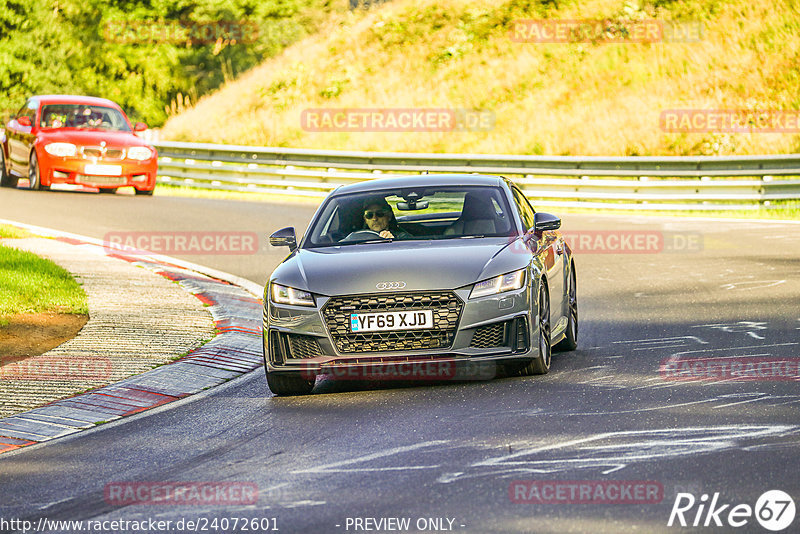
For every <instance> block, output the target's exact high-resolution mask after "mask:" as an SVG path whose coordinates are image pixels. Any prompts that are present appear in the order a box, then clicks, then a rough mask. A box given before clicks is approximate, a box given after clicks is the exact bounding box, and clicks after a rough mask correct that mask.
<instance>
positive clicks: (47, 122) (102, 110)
mask: <svg viewBox="0 0 800 534" xmlns="http://www.w3.org/2000/svg"><path fill="white" fill-rule="evenodd" d="M39 126H41V127H42V128H79V129H86V130H110V131H116V132H130V131H131V128H130V126H129V125H128V122H127V121H126V120H125V117H124V116H123V115H122V113H120V112H119V110H116V109H114V108H109V107H103V106H89V105H85V104H48V105H45V106H42V115H41V120H40V122H39Z"/></svg>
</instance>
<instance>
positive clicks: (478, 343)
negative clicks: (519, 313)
mask: <svg viewBox="0 0 800 534" xmlns="http://www.w3.org/2000/svg"><path fill="white" fill-rule="evenodd" d="M509 323H510V321H504V322H502V323H494V324H490V325H486V326H481V327H480V328H478V329H476V330H475V333H474V334H472V341H470V344H469V346H470V347H473V348H477V349H489V348H492V347H502V346H505V345H506V344H507V342H506V328H507V325H508V324H509Z"/></svg>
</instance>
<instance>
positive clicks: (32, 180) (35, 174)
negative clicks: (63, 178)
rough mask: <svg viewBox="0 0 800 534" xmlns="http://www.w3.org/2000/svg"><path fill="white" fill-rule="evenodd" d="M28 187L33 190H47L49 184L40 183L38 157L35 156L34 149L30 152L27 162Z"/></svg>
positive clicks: (40, 173) (40, 174) (40, 175)
mask: <svg viewBox="0 0 800 534" xmlns="http://www.w3.org/2000/svg"><path fill="white" fill-rule="evenodd" d="M28 182H29V183H28V189H33V190H34V191H41V190H45V191H46V190H48V189H50V186H49V185H42V172H41V170H40V169H39V158H37V157H36V151H35V150H34V151H33V152H31V159H30V161H29V162H28Z"/></svg>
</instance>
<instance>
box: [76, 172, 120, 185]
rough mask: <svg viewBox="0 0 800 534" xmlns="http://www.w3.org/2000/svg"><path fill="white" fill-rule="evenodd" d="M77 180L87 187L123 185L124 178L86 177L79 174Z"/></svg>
mask: <svg viewBox="0 0 800 534" xmlns="http://www.w3.org/2000/svg"><path fill="white" fill-rule="evenodd" d="M76 178H77V180H78V181H79V182H80V183H82V184H87V185H125V182H126V180H125V177H124V176H87V175H85V174H79V175H78V176H77V177H76Z"/></svg>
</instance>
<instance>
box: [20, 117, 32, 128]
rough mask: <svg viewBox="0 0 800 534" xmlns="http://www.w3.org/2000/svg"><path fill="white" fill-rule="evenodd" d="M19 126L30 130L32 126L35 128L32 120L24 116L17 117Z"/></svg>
mask: <svg viewBox="0 0 800 534" xmlns="http://www.w3.org/2000/svg"><path fill="white" fill-rule="evenodd" d="M17 124H19V125H20V126H25V127H26V128H30V127H31V126H33V125H32V124H31V118H30V117H28V116H27V115H22V116H21V117H17Z"/></svg>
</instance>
